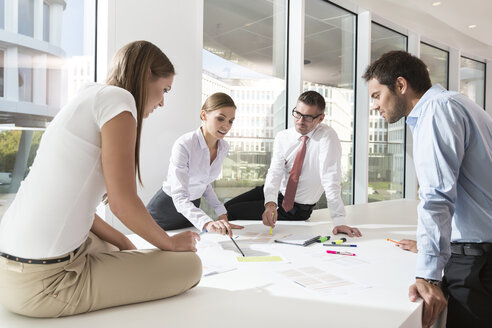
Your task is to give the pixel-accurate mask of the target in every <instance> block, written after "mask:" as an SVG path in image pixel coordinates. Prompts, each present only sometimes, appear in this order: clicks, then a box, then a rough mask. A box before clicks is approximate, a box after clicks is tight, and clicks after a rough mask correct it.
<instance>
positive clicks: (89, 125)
mask: <svg viewBox="0 0 492 328" xmlns="http://www.w3.org/2000/svg"><path fill="white" fill-rule="evenodd" d="M124 111H129V112H130V113H131V114H132V115H133V117H134V118H135V121H136V120H137V110H136V106H135V100H134V98H133V96H132V94H131V93H129V92H128V91H126V90H124V89H122V88H118V87H114V86H107V85H103V84H89V85H87V86H85V87H84V88H82V89H81V90H80V91H79V93H78V95H77V96H76V97H75V98H74V99H72V100H71V101H70V102H69V103H68V104H67V105H65V106H64V107H63V108H62V109H61V110H60V112H59V113H58V114H57V115H56V116H55V118H54V119H53V121H52V122H51V123H50V124H49V126H48V128H47V129H46V131H45V133H44V135H43V137H42V139H41V143H40V146H39V149H38V152H37V155H36V158H35V160H34V163H33V165H32V167H31V170H30V172H29V175H28V176H27V177H26V179H25V180H24V181H23V182H22V184H21V186H20V188H19V191H18V192H17V195H16V197H15V199H14V201H13V202H12V204H11V205H10V207H9V208H8V210H7V212H5V214H4V216H3V219H2V221H1V222H0V252H4V253H7V254H10V255H14V256H18V257H23V258H30V259H40V258H47V257H56V256H60V255H62V254H65V253H68V252H70V251H72V250H74V249H76V248H77V247H79V246H80V245H81V244H82V243H83V242H84V241H85V240H86V239H87V236H88V234H89V230H90V228H91V227H92V223H93V220H94V213H95V212H96V207H97V205H98V204H99V202H100V201H101V198H102V196H103V195H104V193H105V192H106V186H105V183H104V176H103V171H102V165H101V128H102V126H103V125H104V124H105V123H106V122H107V121H109V120H111V119H112V118H113V117H115V116H116V115H118V114H119V113H121V112H124Z"/></svg>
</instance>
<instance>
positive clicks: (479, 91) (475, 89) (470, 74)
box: [460, 57, 485, 108]
mask: <svg viewBox="0 0 492 328" xmlns="http://www.w3.org/2000/svg"><path fill="white" fill-rule="evenodd" d="M460 92H461V93H462V94H464V95H466V96H467V97H468V98H470V99H471V100H473V101H474V102H476V103H477V105H479V106H480V107H482V108H484V106H485V63H482V62H479V61H477V60H473V59H470V58H466V57H461V65H460Z"/></svg>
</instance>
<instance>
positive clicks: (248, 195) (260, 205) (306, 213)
mask: <svg viewBox="0 0 492 328" xmlns="http://www.w3.org/2000/svg"><path fill="white" fill-rule="evenodd" d="M283 200H284V196H283V195H282V194H281V193H279V194H278V199H277V205H278V210H277V213H278V215H277V219H278V220H285V221H303V220H307V219H309V217H310V216H311V213H312V212H313V208H314V205H304V204H298V203H294V207H293V208H292V209H291V210H290V211H289V212H286V211H285V210H284V209H283V207H282V201H283ZM224 206H225V208H226V209H227V216H228V218H229V220H261V215H262V214H263V212H264V211H265V195H264V194H263V186H259V187H256V188H254V189H251V190H250V191H247V192H245V193H244V194H241V195H239V196H237V197H234V198H233V199H231V200H230V201H228V202H227V203H225V204H224Z"/></svg>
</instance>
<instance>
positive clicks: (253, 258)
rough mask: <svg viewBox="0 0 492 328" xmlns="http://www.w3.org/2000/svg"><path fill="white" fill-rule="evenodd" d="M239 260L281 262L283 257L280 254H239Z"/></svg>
mask: <svg viewBox="0 0 492 328" xmlns="http://www.w3.org/2000/svg"><path fill="white" fill-rule="evenodd" d="M237 260H238V261H239V262H281V261H283V259H282V258H281V257H280V256H245V257H241V256H238V257H237Z"/></svg>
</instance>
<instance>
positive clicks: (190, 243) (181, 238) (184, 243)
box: [170, 231, 200, 252]
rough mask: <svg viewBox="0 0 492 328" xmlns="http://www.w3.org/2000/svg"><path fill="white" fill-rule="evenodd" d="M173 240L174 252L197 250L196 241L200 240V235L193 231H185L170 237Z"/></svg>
mask: <svg viewBox="0 0 492 328" xmlns="http://www.w3.org/2000/svg"><path fill="white" fill-rule="evenodd" d="M170 238H171V240H172V242H173V249H172V251H174V252H189V251H192V252H196V242H197V241H199V240H200V235H199V234H197V233H196V232H193V231H184V232H181V233H178V234H175V235H174V236H171V237H170Z"/></svg>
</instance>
